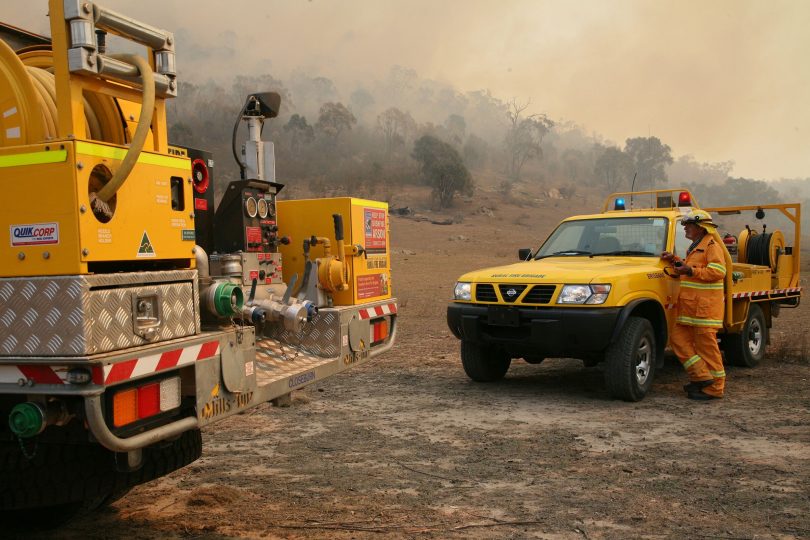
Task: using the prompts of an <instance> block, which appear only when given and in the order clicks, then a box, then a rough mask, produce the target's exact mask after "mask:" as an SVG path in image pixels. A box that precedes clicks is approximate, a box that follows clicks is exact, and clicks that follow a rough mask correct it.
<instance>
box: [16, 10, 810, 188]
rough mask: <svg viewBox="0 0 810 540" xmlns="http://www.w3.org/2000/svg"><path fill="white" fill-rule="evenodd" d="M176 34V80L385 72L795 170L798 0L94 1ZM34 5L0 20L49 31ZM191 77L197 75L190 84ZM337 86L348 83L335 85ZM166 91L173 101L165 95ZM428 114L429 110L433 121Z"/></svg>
mask: <svg viewBox="0 0 810 540" xmlns="http://www.w3.org/2000/svg"><path fill="white" fill-rule="evenodd" d="M101 5H104V6H108V7H109V8H111V9H114V10H116V11H119V12H121V13H124V14H127V15H130V16H132V17H134V18H137V19H140V20H143V21H144V22H147V23H150V24H152V25H154V26H158V27H162V28H165V29H167V30H171V31H173V32H175V34H177V35H178V37H182V39H181V40H179V41H180V42H181V43H185V44H186V50H183V49H178V66H179V68H180V71H181V75H183V76H184V77H187V78H191V77H192V73H190V72H189V68H192V69H193V70H194V73H196V74H199V75H194V76H195V77H214V78H221V77H227V76H229V75H233V74H249V73H256V74H263V73H267V72H270V73H272V74H273V75H274V76H275V77H276V78H280V79H282V80H285V79H286V77H287V76H288V74H289V73H290V72H291V71H293V70H300V71H303V72H306V73H310V74H312V75H316V74H319V75H322V76H325V77H329V78H331V79H333V80H334V81H335V82H336V84H337V85H338V87H339V88H341V89H343V88H346V89H349V91H350V89H353V88H355V87H357V86H365V84H364V82H365V81H369V80H374V79H381V78H383V77H385V75H386V74H387V73H388V72H389V70H390V68H391V66H393V65H400V66H403V67H406V68H411V69H414V70H415V71H416V72H417V73H418V75H419V76H420V77H422V78H427V79H434V80H437V81H440V82H445V83H449V84H452V85H453V86H454V87H455V88H456V89H458V90H460V91H462V92H466V91H470V90H479V89H489V90H491V92H492V94H493V95H494V96H495V97H498V98H500V99H502V100H509V99H512V98H517V100H518V101H519V102H524V101H527V100H531V109H532V111H533V112H543V113H546V114H547V115H548V116H549V117H551V118H553V119H555V120H561V119H564V120H569V121H573V122H576V123H578V124H581V125H582V126H584V128H585V129H586V131H588V132H594V133H599V134H601V135H603V136H604V137H606V138H608V139H610V140H613V141H617V142H618V143H620V144H621V143H622V141H624V140H625V139H626V138H628V137H636V136H647V135H654V136H657V137H659V138H660V139H661V140H662V141H664V142H665V143H667V144H669V145H670V146H671V147H672V150H673V154H674V155H675V156H680V155H684V154H691V155H693V156H694V157H695V159H696V160H697V161H701V162H703V161H710V162H719V161H727V160H733V161H734V162H735V163H736V166H735V167H734V170H733V171H732V175H734V176H745V177H748V178H756V179H778V178H783V177H792V178H796V177H805V178H808V177H810V59H809V57H810V30H808V29H810V1H807V0H712V1H706V0H658V1H657V0H618V1H617V0H614V1H608V0H578V1H577V0H571V1H565V0H309V1H304V0H283V1H282V0H231V1H223V0H194V1H192V0H187V1H173V0H138V1H133V0H106V1H104V2H101ZM46 11H47V7H46V2H45V0H3V2H2V5H0V20H3V21H5V22H8V23H11V24H14V25H17V26H21V27H23V28H26V29H29V30H32V31H37V32H40V33H46V34H49V30H48V26H47V24H48V23H47V19H46V18H45V17H44V14H45V13H46ZM198 80H199V79H198ZM347 94H348V92H347ZM180 99H182V97H181V98H180ZM439 121H441V119H439Z"/></svg>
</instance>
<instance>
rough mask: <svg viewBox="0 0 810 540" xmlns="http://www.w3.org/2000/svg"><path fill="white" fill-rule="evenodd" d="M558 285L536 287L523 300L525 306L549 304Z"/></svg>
mask: <svg viewBox="0 0 810 540" xmlns="http://www.w3.org/2000/svg"><path fill="white" fill-rule="evenodd" d="M556 288H557V287H556V285H535V286H534V287H532V289H531V290H530V291H529V293H528V294H527V295H526V297H525V298H524V299H523V303H524V304H548V303H549V302H551V297H552V296H554V289H556Z"/></svg>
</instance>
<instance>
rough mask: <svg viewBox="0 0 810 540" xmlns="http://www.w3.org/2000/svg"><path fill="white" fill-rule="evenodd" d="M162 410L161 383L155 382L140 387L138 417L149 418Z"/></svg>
mask: <svg viewBox="0 0 810 540" xmlns="http://www.w3.org/2000/svg"><path fill="white" fill-rule="evenodd" d="M159 412H160V384H159V383H153V384H147V385H146V386H141V387H140V388H138V417H139V418H148V417H149V416H154V415H156V414H157V413H159Z"/></svg>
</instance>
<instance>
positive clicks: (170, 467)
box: [0, 429, 202, 530]
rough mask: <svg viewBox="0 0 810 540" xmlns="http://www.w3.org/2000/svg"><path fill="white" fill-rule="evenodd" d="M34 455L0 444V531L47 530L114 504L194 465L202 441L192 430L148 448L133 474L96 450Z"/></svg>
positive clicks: (42, 447)
mask: <svg viewBox="0 0 810 540" xmlns="http://www.w3.org/2000/svg"><path fill="white" fill-rule="evenodd" d="M30 452H31V454H33V457H32V458H31V459H28V458H27V457H25V455H24V454H23V453H22V450H21V449H20V445H19V443H18V442H17V441H4V442H0V485H2V486H4V488H5V489H3V490H2V491H0V526H9V527H13V528H20V527H22V528H25V527H35V528H37V529H40V530H41V529H48V528H53V527H57V526H59V525H60V524H62V523H64V522H66V521H68V520H70V519H71V518H73V517H75V516H76V515H78V514H81V513H83V512H86V511H88V510H93V509H95V508H98V507H100V506H105V505H107V504H110V503H112V502H114V501H115V500H117V499H119V498H121V497H123V496H124V495H125V494H126V493H127V492H128V491H129V490H130V489H131V488H133V487H135V486H137V485H138V484H142V483H144V482H148V481H150V480H154V479H155V478H159V477H161V476H165V475H166V474H168V473H170V472H172V471H174V470H177V469H179V468H181V467H184V466H186V465H188V464H189V463H191V462H193V461H194V460H196V459H197V458H198V457H200V455H201V454H202V437H201V436H200V430H198V429H193V430H191V431H186V432H184V433H182V434H181V435H180V436H179V437H177V438H176V439H174V440H171V441H163V442H160V443H157V444H155V445H152V446H149V447H147V448H145V449H144V450H143V466H142V467H141V468H140V469H138V470H136V471H130V472H121V471H118V470H116V466H115V454H114V453H113V452H111V451H109V450H107V449H106V448H104V447H102V446H100V445H97V444H95V445H90V444H53V443H36V444H34V443H32V444H31V448H30ZM43 516H47V517H43Z"/></svg>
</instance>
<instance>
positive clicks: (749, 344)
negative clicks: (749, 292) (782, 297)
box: [723, 304, 768, 367]
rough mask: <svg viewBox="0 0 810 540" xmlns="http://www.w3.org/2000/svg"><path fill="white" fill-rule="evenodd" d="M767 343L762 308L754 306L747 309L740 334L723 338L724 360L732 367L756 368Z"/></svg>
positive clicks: (766, 329)
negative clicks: (746, 315) (746, 316)
mask: <svg viewBox="0 0 810 540" xmlns="http://www.w3.org/2000/svg"><path fill="white" fill-rule="evenodd" d="M767 343H768V327H767V326H766V325H765V315H764V314H763V313H762V308H760V307H759V306H758V305H756V304H751V305H750V306H749V307H748V318H747V319H746V320H745V325H744V326H743V329H742V332H740V333H739V334H728V335H726V336H724V337H723V350H724V351H725V353H726V360H727V361H728V362H729V363H730V364H732V365H734V366H743V367H756V366H757V365H758V364H759V363H760V362H761V361H762V360H763V359H764V358H765V348H766V346H767Z"/></svg>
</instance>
